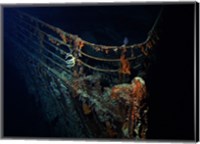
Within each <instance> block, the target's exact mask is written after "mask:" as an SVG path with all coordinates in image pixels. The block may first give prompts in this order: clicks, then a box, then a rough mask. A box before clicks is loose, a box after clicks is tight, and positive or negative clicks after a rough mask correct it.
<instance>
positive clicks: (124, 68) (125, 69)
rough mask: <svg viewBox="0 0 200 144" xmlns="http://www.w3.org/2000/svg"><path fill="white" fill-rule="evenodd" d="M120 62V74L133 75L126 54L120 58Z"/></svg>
mask: <svg viewBox="0 0 200 144" xmlns="http://www.w3.org/2000/svg"><path fill="white" fill-rule="evenodd" d="M120 62H121V67H120V70H119V72H120V73H122V74H128V75H130V74H131V71H130V63H129V61H128V60H127V59H126V58H125V55H124V54H123V55H122V56H121V57H120Z"/></svg>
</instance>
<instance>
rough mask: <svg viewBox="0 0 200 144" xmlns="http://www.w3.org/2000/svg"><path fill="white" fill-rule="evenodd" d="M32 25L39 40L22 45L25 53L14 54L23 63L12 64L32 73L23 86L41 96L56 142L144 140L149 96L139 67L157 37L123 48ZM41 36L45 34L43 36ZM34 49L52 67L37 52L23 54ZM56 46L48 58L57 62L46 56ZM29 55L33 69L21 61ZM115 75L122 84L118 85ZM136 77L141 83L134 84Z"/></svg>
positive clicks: (123, 46) (126, 40)
mask: <svg viewBox="0 0 200 144" xmlns="http://www.w3.org/2000/svg"><path fill="white" fill-rule="evenodd" d="M23 19H25V20H28V19H29V16H26V15H23V17H22V20H23ZM31 21H33V22H34V21H35V22H37V23H38V27H37V31H36V30H35V31H34V29H33V33H36V32H37V33H36V34H37V35H35V37H38V38H37V39H32V37H31V38H30V39H28V37H27V38H26V40H27V41H26V42H24V45H26V46H27V49H26V47H25V48H22V47H21V46H18V47H17V48H18V49H17V48H16V49H15V50H16V53H18V51H19V52H22V53H23V52H25V53H26V54H25V56H24V58H22V57H21V56H19V57H20V58H21V59H22V60H21V61H19V59H18V58H16V60H18V62H16V63H17V64H21V67H22V68H24V69H23V71H25V69H26V66H28V67H29V69H30V70H31V73H30V74H31V76H26V77H28V80H27V83H28V84H29V87H31V86H33V85H35V87H36V88H35V89H33V88H32V89H31V88H30V91H31V92H32V93H34V92H35V93H36V94H39V96H38V97H36V99H37V101H38V103H39V104H38V105H40V106H41V109H44V110H43V111H44V112H43V113H44V115H45V116H46V117H47V121H50V122H51V121H56V122H54V123H56V124H55V125H54V127H55V131H56V132H55V133H56V134H57V135H59V136H60V135H61V136H63V135H64V136H66V135H67V136H72V137H87V138H88V137H110V138H113V137H117V138H122V137H123V138H145V137H146V132H147V122H148V121H147V112H148V104H147V102H146V101H145V99H146V98H147V90H146V85H145V81H144V80H143V75H144V74H143V73H145V72H146V71H147V68H144V67H139V66H138V65H139V64H140V65H142V66H143V64H144V62H143V60H144V59H145V58H146V56H148V55H149V52H151V49H152V48H153V47H154V45H155V43H156V40H157V39H158V38H157V35H155V33H152V34H149V36H148V37H147V39H146V41H144V42H142V43H140V44H132V45H130V46H127V44H128V43H129V40H128V38H127V37H125V38H124V40H123V45H121V46H105V45H98V44H94V43H90V42H87V41H85V40H82V39H81V38H80V37H78V36H76V35H72V34H69V33H67V32H64V31H63V30H61V29H59V28H56V27H54V26H51V25H49V24H47V23H45V22H42V21H41V20H37V19H36V18H33V19H31ZM41 26H43V27H41ZM25 27H28V26H25ZM39 28H40V29H39ZM28 29H30V28H29V27H28ZM40 30H41V31H45V33H42V35H41V32H40ZM18 31H19V33H22V31H20V30H18ZM151 31H154V28H153V29H152V30H151ZM46 39H47V43H46V41H45V40H46ZM60 39H62V40H60ZM43 40H44V41H43ZM21 41H23V39H22V40H21ZM29 42H30V43H29ZM43 42H45V45H43ZM33 43H36V44H39V45H41V46H43V48H44V49H42V52H41V53H42V54H43V55H44V56H46V57H50V58H51V59H52V61H47V60H44V59H43V57H42V56H41V57H40V55H38V53H37V52H38V51H37V50H35V51H33V52H32V51H31V52H29V53H30V54H29V53H28V52H26V51H29V50H30V49H28V48H29V47H30V46H31V45H33ZM52 44H53V45H52ZM54 46H55V50H56V52H55V50H52V52H55V53H56V54H57V55H58V56H60V58H59V57H55V56H50V55H48V54H47V53H45V50H47V49H48V48H49V47H54ZM61 46H62V48H61ZM83 48H84V51H83ZM86 48H87V49H86ZM69 49H70V52H69V53H68V51H69ZM17 50H18V51H17ZM88 51H91V53H92V52H93V51H96V52H98V54H97V55H98V56H102V57H97V55H92V54H93V53H92V54H91V55H90V54H89V53H87V52H88ZM129 52H130V53H129ZM141 52H142V53H143V54H141ZM95 54H96V53H95ZM27 55H28V56H31V59H33V60H34V61H37V64H38V67H37V68H35V66H33V65H30V63H31V62H29V61H26V60H25V58H27ZM140 55H141V57H140ZM64 56H65V58H64ZM148 58H149V57H148ZM22 62H23V63H22ZM101 62H102V63H101ZM66 67H67V68H66ZM110 67H112V69H109V68H110ZM41 68H43V69H41ZM33 69H34V70H33ZM32 70H33V71H32ZM119 73H120V75H121V76H122V77H123V81H120V80H119V77H118V76H119ZM27 75H29V74H27ZM135 75H138V76H140V77H135V78H134V79H133V80H132V78H133V77H132V76H135ZM31 78H32V80H29V79H31ZM33 78H35V79H33ZM131 80H132V82H131V83H130V81H131ZM125 82H126V83H125ZM38 86H39V87H40V89H38Z"/></svg>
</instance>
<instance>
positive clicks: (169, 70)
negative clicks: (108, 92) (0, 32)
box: [3, 4, 194, 140]
mask: <svg viewBox="0 0 200 144" xmlns="http://www.w3.org/2000/svg"><path fill="white" fill-rule="evenodd" d="M163 8H164V9H163V14H162V19H161V36H160V42H159V43H158V47H157V49H156V51H155V53H156V61H155V62H154V64H153V66H152V67H151V70H150V72H149V75H148V80H147V85H148V87H149V92H150V98H149V107H150V110H149V118H148V123H149V129H148V134H147V138H148V139H150V140H192V139H194V4H168V5H163ZM113 13H114V12H113ZM140 16H141V15H140ZM4 44H5V45H4V97H3V98H4V132H5V133H4V135H5V136H29V137H30V136H37V137H39V136H51V134H50V133H49V130H48V126H47V125H46V124H45V122H43V121H42V119H41V118H40V117H41V116H40V114H39V112H38V110H37V109H36V107H35V105H34V104H33V103H31V102H30V100H29V98H28V96H27V95H28V94H27V91H26V89H25V84H24V81H23V79H21V78H20V77H19V74H18V73H17V71H16V69H15V68H14V67H13V66H12V61H10V60H9V53H10V52H11V51H9V49H7V48H8V47H9V40H5V41H4Z"/></svg>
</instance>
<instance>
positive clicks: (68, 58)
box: [65, 53, 76, 68]
mask: <svg viewBox="0 0 200 144" xmlns="http://www.w3.org/2000/svg"><path fill="white" fill-rule="evenodd" d="M65 62H66V64H67V67H68V68H72V67H74V66H75V63H76V59H75V57H74V56H73V55H72V54H69V53H66V55H65Z"/></svg>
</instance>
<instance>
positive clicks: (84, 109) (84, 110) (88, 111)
mask: <svg viewBox="0 0 200 144" xmlns="http://www.w3.org/2000/svg"><path fill="white" fill-rule="evenodd" d="M82 107H83V112H84V114H85V115H88V114H90V113H91V108H90V107H89V106H88V105H87V104H86V103H83V104H82Z"/></svg>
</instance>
